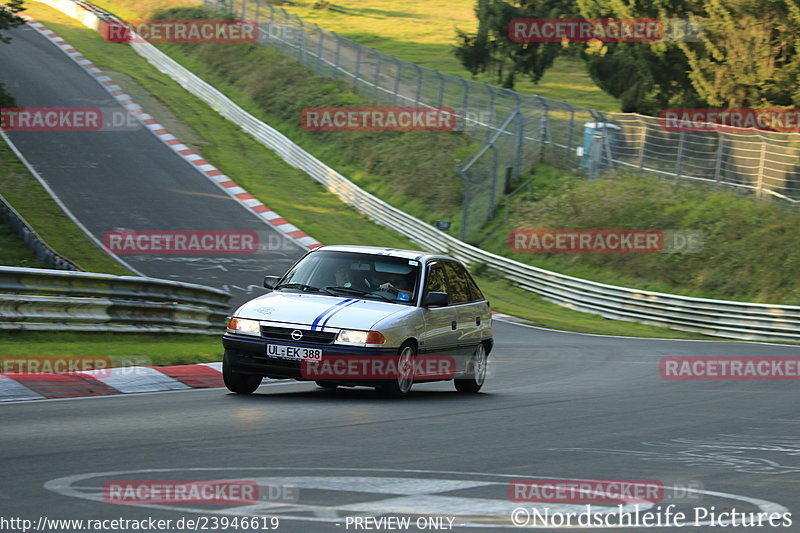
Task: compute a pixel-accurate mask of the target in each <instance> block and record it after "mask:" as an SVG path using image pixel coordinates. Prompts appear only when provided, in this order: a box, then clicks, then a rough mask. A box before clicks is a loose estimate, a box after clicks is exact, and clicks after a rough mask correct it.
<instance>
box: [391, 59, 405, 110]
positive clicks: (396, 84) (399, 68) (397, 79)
mask: <svg viewBox="0 0 800 533" xmlns="http://www.w3.org/2000/svg"><path fill="white" fill-rule="evenodd" d="M392 57H393V58H394V62H395V64H396V65H397V76H396V77H395V79H394V102H392V105H397V102H398V100H399V99H400V78H402V75H401V74H402V72H403V63H402V62H401V61H400V59H399V58H397V57H395V56H392Z"/></svg>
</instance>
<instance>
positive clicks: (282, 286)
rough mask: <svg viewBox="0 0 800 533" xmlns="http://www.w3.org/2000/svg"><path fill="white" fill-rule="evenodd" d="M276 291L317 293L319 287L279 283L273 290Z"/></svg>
mask: <svg viewBox="0 0 800 533" xmlns="http://www.w3.org/2000/svg"><path fill="white" fill-rule="evenodd" d="M278 289H300V290H301V291H314V292H319V291H320V288H319V287H314V286H313V285H306V284H305V283H281V284H280V285H278V286H277V287H275V290H278Z"/></svg>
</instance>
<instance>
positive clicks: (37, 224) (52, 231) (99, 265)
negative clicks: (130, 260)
mask: <svg viewBox="0 0 800 533" xmlns="http://www.w3.org/2000/svg"><path fill="white" fill-rule="evenodd" d="M0 194H2V195H3V196H4V197H5V199H6V201H8V203H9V204H11V205H12V206H13V207H14V209H16V210H17V212H18V213H19V214H20V215H22V218H24V219H25V220H26V221H27V222H28V224H30V225H31V227H32V228H34V229H35V230H36V233H38V234H39V236H40V237H41V238H42V239H43V240H44V241H45V242H46V243H47V244H48V245H49V246H50V247H51V248H52V249H53V250H55V251H56V252H58V253H59V254H61V255H63V256H64V257H66V258H68V259H69V260H71V261H72V262H74V263H75V264H77V265H78V266H80V267H81V268H83V269H84V270H86V271H89V272H103V273H107V274H117V275H129V274H130V272H128V271H127V270H126V269H125V268H123V267H122V266H121V265H120V264H119V263H117V262H116V261H114V260H113V259H111V258H110V257H109V256H108V255H106V253H105V252H103V251H102V250H101V249H100V248H99V247H98V246H97V245H95V244H94V243H93V242H92V241H90V240H89V239H88V238H87V236H86V234H85V233H83V231H81V229H80V228H78V227H77V226H76V225H74V224H73V223H72V221H71V220H70V218H69V217H68V216H67V215H66V214H65V213H64V212H63V211H62V210H61V208H60V207H59V206H58V204H56V202H55V201H54V200H53V198H52V197H51V196H50V195H49V194H48V193H47V191H46V190H45V189H44V188H43V187H42V185H41V184H40V183H39V182H38V181H37V180H36V178H34V177H33V176H32V175H31V174H30V173H29V172H28V169H26V168H25V166H24V165H23V164H22V162H21V161H20V160H19V159H17V158H16V156H15V155H14V153H13V152H12V151H11V149H10V148H9V147H8V146H7V145H6V144H5V143H4V142H2V141H0ZM9 234H10V231H9ZM10 236H11V237H13V238H16V241H17V243H18V242H19V238H18V237H16V236H15V235H10ZM2 238H3V237H1V236H0V239H2ZM19 246H21V245H19V244H16V243H13V242H12V243H10V246H9V247H8V248H7V247H6V246H5V245H4V243H3V242H2V241H0V264H2V265H7V266H35V267H36V268H47V266H46V265H44V264H42V263H41V262H39V261H37V260H35V258H34V261H35V263H36V264H33V263H31V264H22V263H20V261H22V262H23V263H25V262H28V260H27V259H26V258H25V257H24V256H20V255H19V253H20V252H19V250H18V248H19ZM15 249H17V252H14V250H15ZM28 255H30V253H28ZM15 258H16V259H15Z"/></svg>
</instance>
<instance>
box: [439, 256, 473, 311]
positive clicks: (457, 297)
mask: <svg viewBox="0 0 800 533" xmlns="http://www.w3.org/2000/svg"><path fill="white" fill-rule="evenodd" d="M459 266H461V265H458V264H457V263H453V262H450V261H447V262H445V263H444V269H445V272H446V273H447V287H448V291H447V292H448V294H449V295H450V304H463V303H467V302H469V301H470V293H469V282H468V281H467V278H466V276H465V275H464V272H463V270H459V268H458V267H459Z"/></svg>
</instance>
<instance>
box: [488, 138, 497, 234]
mask: <svg viewBox="0 0 800 533" xmlns="http://www.w3.org/2000/svg"><path fill="white" fill-rule="evenodd" d="M489 148H490V149H491V150H492V194H491V196H490V198H489V219H490V220H491V219H492V218H494V205H495V201H496V200H495V196H496V193H497V160H498V158H499V155H498V153H497V147H496V146H495V145H494V143H492V144H490V145H489Z"/></svg>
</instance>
